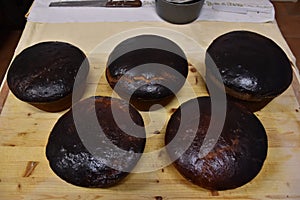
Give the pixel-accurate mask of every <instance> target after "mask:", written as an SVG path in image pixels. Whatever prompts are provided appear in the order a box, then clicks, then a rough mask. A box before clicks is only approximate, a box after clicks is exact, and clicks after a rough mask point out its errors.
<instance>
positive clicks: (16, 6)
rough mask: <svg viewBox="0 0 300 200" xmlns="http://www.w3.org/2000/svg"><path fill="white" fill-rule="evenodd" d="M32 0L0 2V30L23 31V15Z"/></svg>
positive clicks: (5, 0) (4, 0)
mask: <svg viewBox="0 0 300 200" xmlns="http://www.w3.org/2000/svg"><path fill="white" fill-rule="evenodd" d="M32 2H33V0H0V27H1V29H2V30H3V29H8V30H17V29H23V28H24V26H25V23H26V18H25V14H26V13H27V12H28V10H29V8H30V6H31V4H32Z"/></svg>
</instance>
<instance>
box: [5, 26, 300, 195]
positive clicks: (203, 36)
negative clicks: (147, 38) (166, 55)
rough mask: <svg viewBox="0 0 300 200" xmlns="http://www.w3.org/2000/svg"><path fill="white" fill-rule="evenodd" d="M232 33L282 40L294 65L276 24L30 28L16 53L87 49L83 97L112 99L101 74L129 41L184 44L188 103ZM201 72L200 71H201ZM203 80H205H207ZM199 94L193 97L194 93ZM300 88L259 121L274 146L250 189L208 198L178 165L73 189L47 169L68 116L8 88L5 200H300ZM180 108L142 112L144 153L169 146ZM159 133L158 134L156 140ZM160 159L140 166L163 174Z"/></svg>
mask: <svg viewBox="0 0 300 200" xmlns="http://www.w3.org/2000/svg"><path fill="white" fill-rule="evenodd" d="M232 30H251V31H255V32H258V33H261V34H264V35H266V36H268V37H269V38H271V39H273V40H274V41H276V42H277V43H278V44H279V45H280V46H281V47H282V48H283V49H284V51H285V52H286V53H287V55H288V56H289V58H290V59H291V61H292V62H295V60H294V57H293V55H292V54H291V52H290V50H289V48H288V46H287V44H286V42H285V40H284V39H283V37H282V35H281V33H280V32H279V29H278V27H277V25H276V24H275V23H265V24H258V23H221V22H194V23H192V24H189V25H181V26H177V25H172V24H168V23H165V22H147V23H146V22H134V23H104V22H103V23H81V24H79V23H68V24H43V23H31V22H29V23H27V25H26V27H25V30H24V33H23V35H22V38H21V40H20V42H19V44H18V47H17V49H16V54H18V53H19V52H21V51H22V50H23V49H24V48H26V47H28V46H31V45H33V44H35V43H38V42H41V41H49V40H51V41H65V42H69V43H72V44H74V45H76V46H78V47H79V48H81V49H82V50H83V51H84V52H85V53H86V54H87V55H88V57H89V60H90V62H91V71H90V74H89V79H88V83H87V86H88V87H87V91H86V93H85V95H84V97H88V96H91V95H109V96H112V90H111V89H110V87H109V86H108V84H107V82H106V80H105V77H104V75H103V72H104V68H105V63H106V60H107V56H108V54H109V52H110V51H111V50H112V48H113V47H114V46H115V45H116V44H118V43H119V42H120V41H122V40H124V39H125V38H128V37H131V36H134V35H138V34H159V35H161V36H164V37H168V38H170V39H171V40H173V41H175V42H176V43H177V44H179V45H180V46H181V47H182V48H183V50H184V51H185V52H186V54H187V57H188V59H189V62H190V64H191V65H190V72H189V75H188V79H187V84H186V85H185V86H184V87H183V89H182V90H181V91H180V92H179V93H178V98H179V99H180V101H182V102H184V101H186V100H188V99H191V98H193V97H195V96H204V95H207V90H206V87H205V82H204V81H203V74H204V71H205V68H204V64H203V60H204V53H205V50H206V48H207V47H208V45H209V44H210V43H211V42H212V40H213V39H214V38H216V37H218V36H219V35H221V34H223V33H226V32H228V31H232ZM195 69H196V70H195ZM201 74H202V75H201ZM191 90H192V91H193V92H194V94H193V95H192V94H191V93H190V91H191ZM298 92H299V83H298V81H297V79H296V78H295V79H294V81H293V84H292V85H291V87H290V88H289V89H288V90H287V91H286V92H285V93H284V94H282V95H281V96H279V97H277V98H275V99H274V100H273V101H272V102H271V103H269V104H268V105H267V106H266V107H265V108H263V109H262V110H261V111H258V112H256V113H255V114H256V115H257V117H258V118H259V119H260V120H261V122H262V123H263V125H264V127H265V129H266V131H267V134H268V139H269V142H268V144H269V150H268V155H267V159H266V161H265V164H264V166H263V168H262V170H261V172H260V173H259V174H258V176H257V177H256V178H255V179H254V180H253V181H251V182H250V183H248V184H246V185H244V186H242V187H240V188H237V189H234V190H228V191H219V192H216V191H207V190H205V189H202V188H200V187H198V186H195V185H193V184H191V183H189V182H188V181H186V180H185V179H184V178H183V177H182V176H181V175H180V174H179V173H178V172H177V171H176V170H175V168H174V167H173V166H172V165H169V166H162V167H161V168H159V169H157V170H155V171H150V172H145V173H133V174H130V175H129V176H128V177H127V178H126V179H125V180H124V181H123V182H122V183H121V184H119V185H117V186H114V187H112V188H109V189H88V188H80V187H76V186H73V185H71V184H68V183H66V182H64V181H63V180H61V179H60V178H59V177H57V176H56V175H55V174H54V173H53V172H52V170H51V169H50V168H49V165H48V161H47V159H46V157H45V145H46V143H47V139H48V136H49V133H50V131H51V129H52V127H53V125H54V124H55V122H56V121H57V119H58V118H59V117H60V116H61V115H62V114H63V113H64V112H60V113H47V112H43V111H41V110H38V109H36V108H34V107H32V106H30V105H29V104H26V103H24V102H21V101H19V100H18V99H16V98H15V97H14V96H13V95H12V94H11V93H10V92H9V90H8V88H7V86H6V84H2V87H1V94H0V95H1V96H0V106H1V109H0V111H1V113H0V199H1V200H2V199H3V200H8V199H9V200H11V199H39V200H46V199H47V200H48V199H68V200H75V199H78V200H79V199H86V200H92V199H93V200H94V199H154V200H155V199H156V200H159V199H172V200H173V199H180V200H181V199H240V200H241V199H300V173H299V166H300V107H299V104H298V100H299V98H297V96H298V95H297V94H298ZM177 107H178V103H176V102H175V101H174V102H171V103H170V104H168V105H167V106H166V107H165V109H160V110H158V111H154V112H151V114H149V113H147V112H141V114H142V115H143V117H144V119H145V122H146V124H148V126H147V136H148V139H147V145H146V149H145V152H147V153H148V152H151V151H153V150H154V149H160V148H162V147H163V138H164V127H165V125H166V123H167V120H168V118H169V116H170V114H171V113H172V111H174V109H176V108H177ZM157 131H160V134H153V133H154V132H156V133H157ZM159 159H164V156H162V157H157V158H155V157H152V159H148V160H147V159H142V161H141V162H142V163H141V162H140V165H139V166H137V168H139V167H140V168H141V166H142V167H143V166H148V167H150V168H151V167H153V166H154V167H157V165H158V164H159Z"/></svg>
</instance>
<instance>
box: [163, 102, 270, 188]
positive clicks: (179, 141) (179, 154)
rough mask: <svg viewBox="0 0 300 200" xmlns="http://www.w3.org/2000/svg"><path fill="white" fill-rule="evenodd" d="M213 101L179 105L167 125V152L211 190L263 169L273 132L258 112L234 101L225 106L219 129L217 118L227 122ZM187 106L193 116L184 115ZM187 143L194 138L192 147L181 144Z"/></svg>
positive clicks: (183, 170)
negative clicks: (267, 133) (270, 135)
mask: <svg viewBox="0 0 300 200" xmlns="http://www.w3.org/2000/svg"><path fill="white" fill-rule="evenodd" d="M195 102H197V103H198V105H199V113H197V112H196V111H195V110H197V109H195V106H194V104H195ZM214 103H215V102H214ZM212 106H214V104H213V103H211V99H210V98H209V97H199V98H197V99H193V100H190V101H188V102H186V103H184V104H182V105H181V106H180V107H179V108H178V109H177V111H176V112H175V113H174V114H173V115H172V116H171V118H170V121H169V122H168V125H167V130H166V136H165V143H166V145H167V146H166V148H167V152H168V154H169V155H170V158H171V159H172V160H174V166H175V167H176V169H177V170H178V171H179V172H180V173H181V174H182V175H183V176H184V177H185V178H186V179H187V180H189V181H191V182H192V183H194V184H196V185H199V186H201V187H203V188H206V189H209V190H227V189H234V188H237V187H240V186H242V185H244V184H246V183H248V182H249V181H251V180H252V179H253V178H254V177H255V176H256V175H257V174H258V173H259V172H260V170H261V168H262V166H263V163H264V161H265V159H266V155H267V149H268V142H267V135H266V132H265V129H264V127H263V125H262V124H261V123H260V121H259V120H258V119H257V117H256V116H255V115H254V114H253V113H251V112H250V111H248V109H246V108H245V107H242V106H241V105H239V104H235V103H232V102H228V103H227V109H224V110H226V112H224V114H226V118H225V121H223V122H224V126H221V128H220V130H219V132H216V131H217V130H215V128H216V126H217V124H218V125H222V124H220V123H223V122H222V121H221V120H222V119H221V118H220V115H222V114H221V113H218V112H216V113H217V114H215V115H212V111H211V108H212ZM215 106H216V104H215ZM183 112H185V113H190V117H189V118H186V119H185V120H182V119H183V118H182V114H181V113H183ZM222 127H223V128H222ZM209 128H210V129H209ZM208 130H210V131H211V132H210V134H207V133H208ZM175 136H176V137H175ZM205 138H206V139H205ZM189 140H190V141H189ZM204 141H205V142H204ZM183 144H188V146H187V148H186V149H183V148H181V147H182V145H183ZM210 147H211V148H210Z"/></svg>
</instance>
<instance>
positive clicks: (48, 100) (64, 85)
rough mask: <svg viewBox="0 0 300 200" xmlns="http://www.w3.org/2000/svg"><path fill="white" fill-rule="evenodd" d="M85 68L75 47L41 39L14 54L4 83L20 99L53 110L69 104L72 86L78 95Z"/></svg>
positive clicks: (84, 59) (82, 57) (67, 106)
mask: <svg viewBox="0 0 300 200" xmlns="http://www.w3.org/2000/svg"><path fill="white" fill-rule="evenodd" d="M88 71H89V63H88V61H87V58H86V56H85V54H84V53H83V52H82V51H81V50H80V49H78V48H77V47H75V46H73V45H71V44H68V43H64V42H42V43H38V44H35V45H33V46H31V47H28V48H26V49H24V50H23V51H22V52H21V53H20V54H18V55H17V56H16V57H15V59H14V60H13V62H12V64H11V66H10V68H9V70H8V74H7V83H8V86H9V88H10V90H11V91H12V93H13V94H14V95H15V96H16V97H17V98H18V99H20V100H21V101H24V102H27V103H30V104H32V105H33V106H36V107H37V108H39V109H42V110H45V111H50V112H57V111H61V110H64V109H67V108H69V107H70V106H71V104H72V92H73V88H75V90H76V91H74V92H76V95H77V97H78V98H79V97H80V96H81V94H82V93H83V91H84V87H85V80H86V77H87V74H88ZM76 76H77V77H76ZM75 79H76V87H74V83H75ZM76 95H75V96H76ZM75 96H74V97H75Z"/></svg>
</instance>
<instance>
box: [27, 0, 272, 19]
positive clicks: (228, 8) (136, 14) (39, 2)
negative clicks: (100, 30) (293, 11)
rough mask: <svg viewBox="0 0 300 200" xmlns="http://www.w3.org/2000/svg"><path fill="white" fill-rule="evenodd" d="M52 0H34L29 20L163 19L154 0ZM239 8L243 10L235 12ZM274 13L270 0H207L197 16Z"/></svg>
mask: <svg viewBox="0 0 300 200" xmlns="http://www.w3.org/2000/svg"><path fill="white" fill-rule="evenodd" d="M51 1H57V0H35V1H34V4H33V6H32V8H31V10H30V14H29V16H28V21H31V22H41V23H67V22H124V21H129V22H130V21H163V20H162V19H161V18H160V17H159V16H158V15H157V14H156V11H155V0H142V1H143V6H142V7H140V8H105V7H96V8H95V7H80V8H78V7H49V4H50V2H51ZM216 8H217V9H216ZM220 8H221V9H220ZM241 9H242V10H243V12H242V13H241V12H237V11H240V10H241ZM274 16H275V11H274V7H273V5H272V3H271V2H270V1H269V0H206V1H205V2H204V5H203V8H202V10H201V13H200V16H199V17H198V19H197V20H203V21H225V22H258V23H261V22H269V21H274V18H275V17H274Z"/></svg>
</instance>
